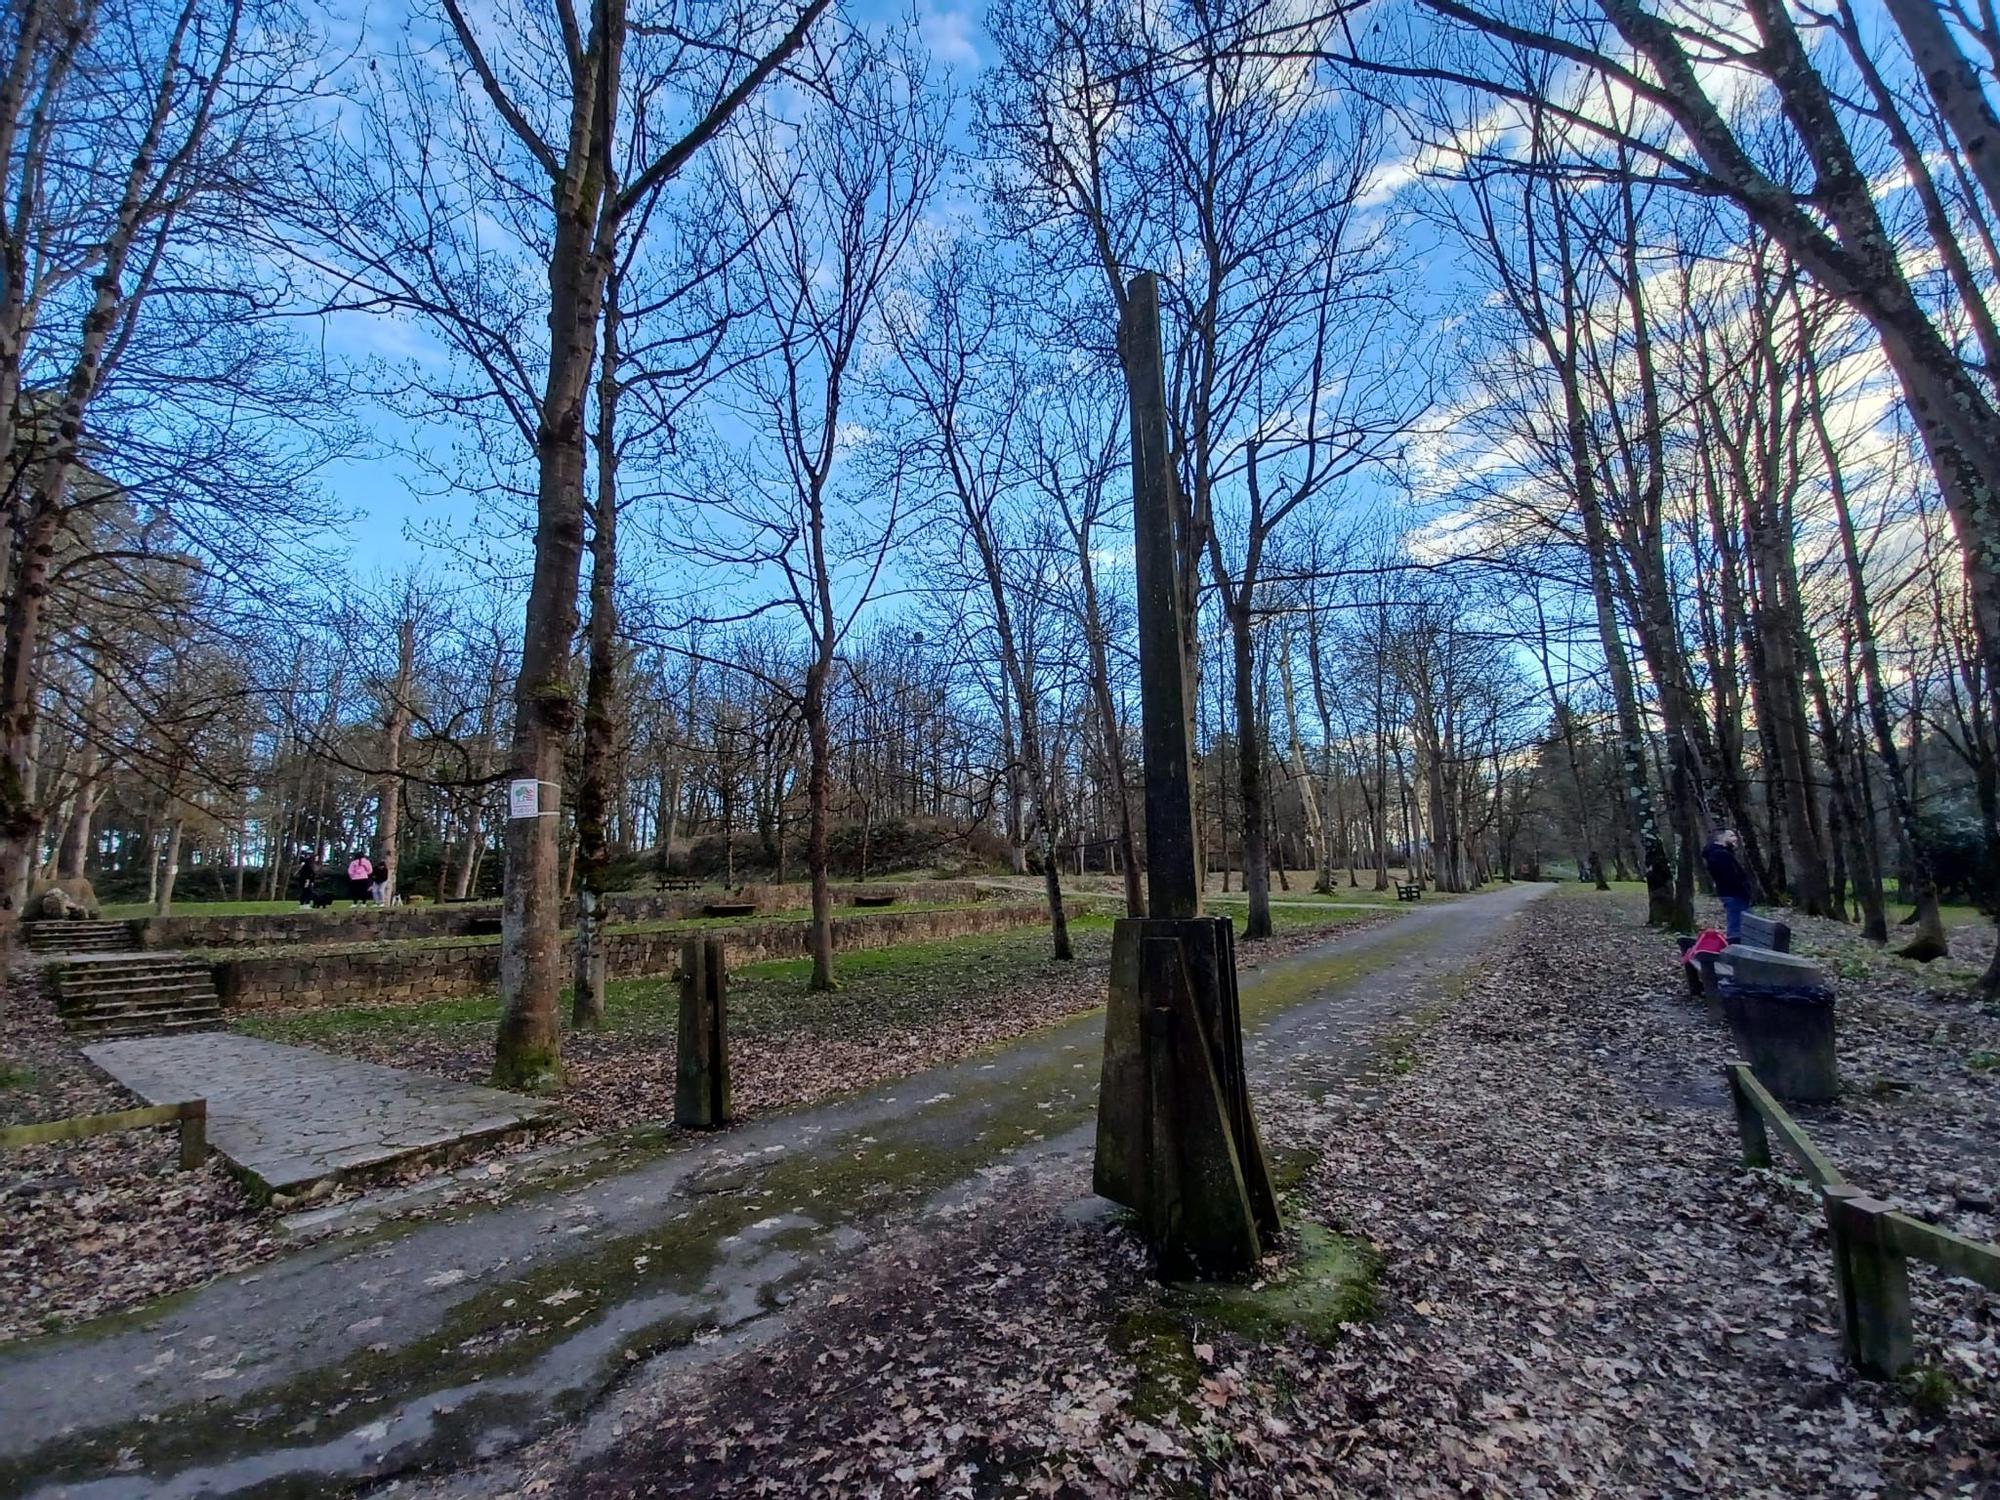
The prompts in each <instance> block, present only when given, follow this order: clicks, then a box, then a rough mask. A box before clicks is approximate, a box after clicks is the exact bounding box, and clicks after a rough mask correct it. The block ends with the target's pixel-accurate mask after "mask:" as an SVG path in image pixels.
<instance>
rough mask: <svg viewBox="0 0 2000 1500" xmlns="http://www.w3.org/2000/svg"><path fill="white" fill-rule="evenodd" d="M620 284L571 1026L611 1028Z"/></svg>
mask: <svg viewBox="0 0 2000 1500" xmlns="http://www.w3.org/2000/svg"><path fill="white" fill-rule="evenodd" d="M619 331H620V329H619V277H618V273H617V271H616V269H615V268H614V269H613V270H611V271H610V272H608V273H607V274H606V276H605V279H604V346H603V353H602V354H601V355H600V357H599V373H598V381H597V503H596V506H595V507H594V511H593V514H594V518H595V521H596V525H595V528H594V530H593V531H592V532H591V539H590V642H589V654H590V665H589V670H588V673H587V678H586V682H585V686H584V708H583V763H582V767H581V771H580V774H579V776H578V778H577V795H576V845H577V867H578V873H579V876H580V880H581V885H580V888H579V890H578V894H577V906H576V977H575V979H574V981H573V982H572V985H571V1010H570V1024H571V1025H572V1026H574V1027H575V1028H576V1029H577V1030H579V1031H596V1030H599V1029H600V1028H602V1027H603V1025H604V895H605V887H606V886H607V885H608V884H609V883H610V874H611V846H610V841H609V839H608V837H607V834H606V830H605V812H606V807H605V803H606V800H607V794H608V793H609V790H610V785H609V784H610V779H611V757H612V754H613V750H614V745H613V741H614V739H615V737H616V735H615V727H616V726H615V725H614V723H613V712H614V710H613V699H614V698H615V696H616V694H617V689H618V681H617V679H618V597H617V579H618V395H619V384H618V361H619Z"/></svg>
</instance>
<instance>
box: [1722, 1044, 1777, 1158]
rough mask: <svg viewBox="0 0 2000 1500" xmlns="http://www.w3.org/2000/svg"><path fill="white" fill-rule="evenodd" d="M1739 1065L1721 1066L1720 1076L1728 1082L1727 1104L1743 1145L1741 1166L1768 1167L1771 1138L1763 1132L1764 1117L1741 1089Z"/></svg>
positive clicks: (1745, 1091) (1737, 1134) (1746, 1092)
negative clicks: (1734, 1114)
mask: <svg viewBox="0 0 2000 1500" xmlns="http://www.w3.org/2000/svg"><path fill="white" fill-rule="evenodd" d="M1742 1067H1743V1064H1741V1063H1726V1064H1724V1065H1723V1069H1722V1076H1723V1077H1724V1078H1727V1079H1728V1080H1729V1102H1730V1104H1731V1105H1733V1106H1734V1107H1735V1110H1736V1136H1737V1139H1738V1140H1740V1141H1741V1142H1742V1143H1743V1165H1744V1166H1746V1167H1768V1166H1770V1165H1771V1137H1770V1136H1769V1135H1767V1134H1766V1133H1765V1131H1764V1117H1763V1115H1761V1114H1759V1113H1758V1111H1757V1106H1756V1105H1755V1104H1754V1103H1752V1102H1751V1099H1750V1095H1749V1093H1748V1091H1747V1090H1745V1089H1744V1087H1743V1078H1742V1075H1741V1073H1739V1071H1738V1070H1739V1069H1740V1068H1742Z"/></svg>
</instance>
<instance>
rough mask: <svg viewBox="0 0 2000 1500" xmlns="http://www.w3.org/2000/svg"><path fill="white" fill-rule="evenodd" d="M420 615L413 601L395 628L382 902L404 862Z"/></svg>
mask: <svg viewBox="0 0 2000 1500" xmlns="http://www.w3.org/2000/svg"><path fill="white" fill-rule="evenodd" d="M416 653H417V616H416V605H415V601H414V599H412V600H411V601H410V602H409V606H408V609H407V611H406V613H405V614H404V616H403V618H402V620H401V621H400V622H398V624H397V626H396V680H395V683H394V685H393V686H392V687H391V688H390V690H389V708H388V712H387V713H386V714H384V715H383V716H382V780H381V790H380V792H379V794H378V800H377V802H376V804H375V846H376V850H377V852H378V856H379V858H380V861H381V865H382V869H383V871H384V875H383V879H382V900H383V902H384V903H385V904H386V903H387V902H389V901H391V900H393V899H394V898H395V894H396V871H397V869H398V867H399V866H400V865H401V863H402V849H401V842H402V828H403V737H404V736H405V735H406V734H408V733H409V729H410V683H411V679H412V678H413V677H414V675H415V672H416Z"/></svg>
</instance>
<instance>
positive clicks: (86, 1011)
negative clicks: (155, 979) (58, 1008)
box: [62, 990, 222, 1016]
mask: <svg viewBox="0 0 2000 1500" xmlns="http://www.w3.org/2000/svg"><path fill="white" fill-rule="evenodd" d="M190 1006H193V1007H196V1008H198V1009H203V1010H206V1009H209V1008H214V1009H218V1010H219V1009H221V1006H222V1002H221V1001H220V1000H218V999H216V998H215V991H214V990H174V991H172V992H171V993H163V994H144V993H141V994H132V995H93V996H91V997H90V998H89V999H88V1000H85V1001H82V1002H80V1003H77V1004H72V1005H65V1006H63V1007H62V1013H63V1014H64V1015H65V1016H101V1015H109V1014H122V1013H125V1012H134V1013H136V1012H140V1011H153V1010H186V1009H188V1008H189V1007H190Z"/></svg>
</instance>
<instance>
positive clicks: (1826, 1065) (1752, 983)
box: [1696, 912, 1840, 1100]
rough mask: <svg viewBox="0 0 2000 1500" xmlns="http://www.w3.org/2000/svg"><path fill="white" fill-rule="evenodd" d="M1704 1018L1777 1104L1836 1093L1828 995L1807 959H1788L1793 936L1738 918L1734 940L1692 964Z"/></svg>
mask: <svg viewBox="0 0 2000 1500" xmlns="http://www.w3.org/2000/svg"><path fill="white" fill-rule="evenodd" d="M1696 963H1697V966H1698V967H1699V968H1700V970H1701V988H1702V994H1703V997H1704V999H1706V1001H1707V1002H1708V1008H1709V1011H1710V1013H1711V1014H1713V1015H1716V1016H1717V1017H1719V1018H1720V1019H1722V1020H1725V1021H1727V1022H1728V1023H1729V1030H1730V1032H1731V1034H1732V1035H1734V1037H1735V1038H1736V1044H1737V1046H1738V1047H1739V1048H1740V1049H1741V1050H1742V1053H1743V1056H1744V1058H1745V1059H1746V1060H1747V1061H1748V1062H1749V1064H1750V1067H1751V1070H1752V1071H1753V1072H1754V1073H1755V1074H1756V1076H1757V1079H1758V1081H1759V1082H1760V1083H1762V1084H1763V1085H1764V1087H1766V1088H1767V1089H1769V1090H1770V1091H1771V1092H1772V1093H1773V1094H1775V1095H1777V1096H1778V1097H1779V1098H1780V1099H1796V1100H1818V1099H1831V1098H1834V1097H1836V1096H1837V1095H1838V1094H1839V1093H1840V1072H1839V1068H1838V1066H1837V1063H1836V1059H1835V1054H1834V1028H1833V991H1832V990H1830V989H1829V988H1828V987H1827V983H1826V976H1825V974H1824V973H1822V972H1821V970H1820V967H1819V965H1817V964H1815V963H1814V962H1813V961H1812V960H1811V959H1808V958H1801V957H1800V956H1799V955H1798V954H1796V953H1793V952H1792V929H1791V928H1790V927H1788V926H1787V925H1786V924H1785V923H1783V922H1777V921H1773V920H1772V919H1770V918H1769V917H1759V916H1756V915H1753V914H1751V913H1747V912H1746V913H1745V914H1744V917H1743V920H1742V924H1741V926H1740V928H1739V929H1738V940H1737V941H1736V942H1734V943H1731V944H1730V945H1729V946H1728V947H1726V948H1724V949H1723V950H1722V951H1721V952H1720V953H1704V954H1702V955H1700V957H1699V958H1698V959H1697V960H1696Z"/></svg>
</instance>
